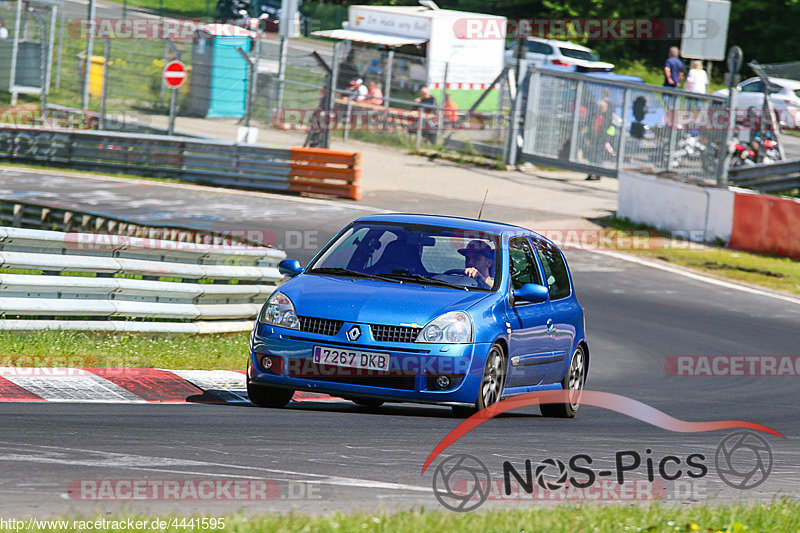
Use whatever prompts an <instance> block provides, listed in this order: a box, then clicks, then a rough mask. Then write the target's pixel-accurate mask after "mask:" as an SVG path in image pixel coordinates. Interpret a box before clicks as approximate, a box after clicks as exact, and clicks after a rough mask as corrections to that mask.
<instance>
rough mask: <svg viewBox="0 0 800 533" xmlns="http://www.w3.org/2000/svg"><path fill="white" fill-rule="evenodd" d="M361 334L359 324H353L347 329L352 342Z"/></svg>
mask: <svg viewBox="0 0 800 533" xmlns="http://www.w3.org/2000/svg"><path fill="white" fill-rule="evenodd" d="M360 336H361V328H360V327H358V326H353V327H352V328H350V329H349V330H348V331H347V338H348V339H350V342H355V341H357V340H358V338H359V337H360Z"/></svg>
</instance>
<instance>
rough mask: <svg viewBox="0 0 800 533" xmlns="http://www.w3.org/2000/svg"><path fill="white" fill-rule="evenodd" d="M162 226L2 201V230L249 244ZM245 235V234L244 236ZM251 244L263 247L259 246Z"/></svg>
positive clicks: (223, 235)
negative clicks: (38, 230) (82, 233)
mask: <svg viewBox="0 0 800 533" xmlns="http://www.w3.org/2000/svg"><path fill="white" fill-rule="evenodd" d="M159 224H160V225H158V226H150V225H144V224H140V223H138V221H136V222H133V221H131V220H129V219H127V218H124V217H122V216H120V217H119V218H112V217H109V216H108V215H107V214H105V213H103V214H99V213H91V212H86V211H75V210H73V209H65V208H60V207H56V206H53V205H41V204H34V203H29V202H21V201H19V200H17V199H11V200H7V199H3V198H0V226H9V227H15V228H28V229H42V230H51V231H64V232H72V233H74V232H88V233H108V234H109V235H111V234H115V235H127V236H128V237H146V238H150V239H164V240H167V241H180V242H195V243H203V244H217V245H218V244H226V243H229V242H231V241H234V242H239V243H246V242H247V240H246V239H245V236H244V235H232V234H230V233H228V234H226V233H224V232H215V231H211V230H203V229H197V228H191V227H188V226H184V225H180V224H173V223H171V222H168V221H164V220H160V221H159ZM242 233H244V232H242ZM249 244H255V245H257V246H258V245H261V244H262V243H258V242H249Z"/></svg>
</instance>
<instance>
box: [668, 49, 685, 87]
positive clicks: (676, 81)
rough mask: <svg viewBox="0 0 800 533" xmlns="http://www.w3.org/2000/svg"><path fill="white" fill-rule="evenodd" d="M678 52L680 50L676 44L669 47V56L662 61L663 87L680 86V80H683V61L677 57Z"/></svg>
mask: <svg viewBox="0 0 800 533" xmlns="http://www.w3.org/2000/svg"><path fill="white" fill-rule="evenodd" d="M679 53H680V50H678V47H677V46H672V47H670V49H669V57H667V61H666V62H665V63H664V87H675V88H678V87H680V86H681V82H682V81H683V63H681V60H680V59H678V54H679Z"/></svg>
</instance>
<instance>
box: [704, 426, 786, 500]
mask: <svg viewBox="0 0 800 533" xmlns="http://www.w3.org/2000/svg"><path fill="white" fill-rule="evenodd" d="M714 466H715V467H716V469H717V475H718V476H719V477H720V479H722V481H723V482H724V483H725V484H726V485H729V486H731V487H733V488H735V489H741V490H746V489H752V488H755V487H757V486H759V485H761V484H762V483H763V482H764V481H766V480H767V477H769V474H770V472H772V449H770V447H769V443H767V441H766V440H765V439H764V437H762V436H761V435H758V434H757V433H754V432H752V431H737V432H736V433H731V434H730V435H728V436H727V437H725V438H724V439H722V442H720V443H719V446H717V451H716V452H714Z"/></svg>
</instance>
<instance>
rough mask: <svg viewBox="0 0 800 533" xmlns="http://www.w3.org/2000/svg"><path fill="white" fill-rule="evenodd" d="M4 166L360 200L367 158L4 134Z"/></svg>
mask: <svg viewBox="0 0 800 533" xmlns="http://www.w3.org/2000/svg"><path fill="white" fill-rule="evenodd" d="M0 159H11V160H14V161H23V162H33V163H49V164H55V165H65V166H69V167H70V168H73V169H74V168H79V169H89V170H101V171H112V172H125V173H129V174H139V175H146V176H158V177H169V178H174V179H178V180H181V181H189V182H192V183H199V184H206V185H216V186H222V187H237V188H244V189H258V190H271V191H289V192H311V193H320V194H329V195H333V196H342V197H345V198H351V199H353V200H358V199H359V198H360V197H361V192H360V191H361V185H360V182H361V153H360V152H349V151H337V150H326V149H316V151H315V150H311V149H308V148H292V149H273V148H267V147H264V146H257V145H246V144H238V143H229V142H224V141H216V140H212V139H202V140H198V139H186V138H176V137H171V136H167V135H144V134H132V133H111V132H95V131H74V130H41V129H33V128H2V127H0Z"/></svg>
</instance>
